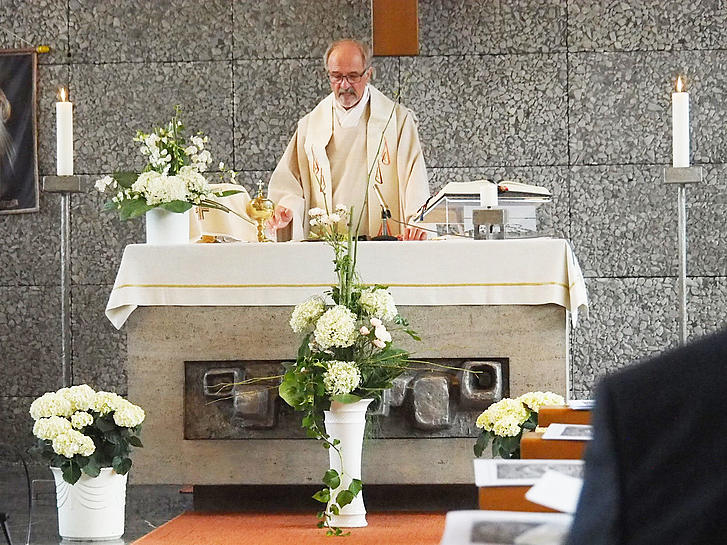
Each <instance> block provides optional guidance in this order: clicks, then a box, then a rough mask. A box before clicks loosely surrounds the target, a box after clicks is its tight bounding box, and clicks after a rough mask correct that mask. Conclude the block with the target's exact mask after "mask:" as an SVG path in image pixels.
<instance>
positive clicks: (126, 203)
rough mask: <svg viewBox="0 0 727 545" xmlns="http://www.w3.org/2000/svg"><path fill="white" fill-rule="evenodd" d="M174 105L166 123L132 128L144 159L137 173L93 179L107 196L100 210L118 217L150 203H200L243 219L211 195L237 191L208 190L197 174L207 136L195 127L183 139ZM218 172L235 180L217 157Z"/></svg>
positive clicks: (185, 206) (179, 208)
mask: <svg viewBox="0 0 727 545" xmlns="http://www.w3.org/2000/svg"><path fill="white" fill-rule="evenodd" d="M179 116H180V110H179V108H178V107H177V108H176V110H175V114H174V117H173V118H172V120H171V121H170V122H169V123H168V124H167V126H166V127H156V128H154V129H152V132H151V133H148V134H147V133H144V132H141V131H138V132H137V134H136V137H135V138H134V141H135V142H139V143H140V144H141V148H140V151H141V154H142V155H143V156H144V157H146V158H147V164H146V166H145V167H144V169H143V170H142V172H141V174H137V173H135V172H117V173H114V174H112V175H111V176H104V177H103V178H101V179H99V180H97V181H96V183H95V188H96V189H97V190H98V191H100V192H101V193H106V192H109V193H110V194H111V195H112V196H111V198H110V200H109V201H107V202H106V204H105V205H104V210H118V211H119V216H120V217H121V219H122V220H127V219H131V218H135V217H138V216H141V215H143V214H145V213H146V212H148V211H149V210H151V209H153V208H157V207H159V208H162V209H164V210H167V211H169V212H179V213H181V212H186V211H187V210H189V209H190V208H192V206H198V205H201V206H204V207H206V208H213V209H215V210H222V211H223V212H232V213H234V214H235V215H237V216H239V217H240V218H242V219H244V220H245V221H247V222H249V223H252V222H251V221H250V220H249V219H248V218H246V217H245V216H242V215H240V214H238V213H236V212H235V211H234V210H231V209H230V208H228V207H226V206H225V205H223V204H221V203H219V202H217V201H215V200H213V197H227V196H229V195H234V194H236V193H241V192H243V191H244V189H243V188H242V187H241V188H240V190H239V191H235V190H228V191H219V192H214V191H213V190H212V188H211V187H210V184H209V183H208V182H207V179H206V178H205V177H204V175H203V174H202V173H203V172H205V171H206V170H207V167H208V165H209V164H210V163H211V162H212V157H211V155H210V152H209V151H208V150H207V149H205V145H206V144H207V142H208V137H207V136H204V135H203V134H202V133H197V134H196V135H194V136H191V137H190V138H189V139H187V138H186V137H185V135H184V125H183V124H182V121H181V119H180V118H179ZM220 170H221V171H222V174H221V176H222V177H223V181H224V175H225V173H227V172H229V173H230V180H229V181H230V182H232V183H235V172H234V171H226V170H225V167H224V164H223V163H220Z"/></svg>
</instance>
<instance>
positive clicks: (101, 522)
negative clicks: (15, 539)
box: [51, 467, 127, 541]
mask: <svg viewBox="0 0 727 545" xmlns="http://www.w3.org/2000/svg"><path fill="white" fill-rule="evenodd" d="M51 471H52V472H53V478H54V479H55V482H56V501H57V503H58V533H59V534H60V536H61V537H62V538H63V539H68V540H73V541H111V540H117V539H119V538H120V537H121V536H122V535H123V534H124V512H125V509H126V477H127V475H119V474H118V473H116V472H115V471H114V470H113V469H112V468H110V467H105V468H103V469H101V474H100V475H99V476H98V477H89V476H88V475H86V474H85V473H83V474H82V475H81V478H80V479H78V481H77V482H76V484H69V483H67V482H66V481H64V480H63V473H62V472H61V470H60V469H59V468H57V467H52V468H51Z"/></svg>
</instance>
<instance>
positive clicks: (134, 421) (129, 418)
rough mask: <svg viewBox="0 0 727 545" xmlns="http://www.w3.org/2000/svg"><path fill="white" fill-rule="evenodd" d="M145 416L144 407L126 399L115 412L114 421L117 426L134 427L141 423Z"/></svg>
mask: <svg viewBox="0 0 727 545" xmlns="http://www.w3.org/2000/svg"><path fill="white" fill-rule="evenodd" d="M145 416H146V415H145V414H144V409H142V408H141V407H139V406H138V405H134V404H133V403H131V402H130V401H127V400H124V402H123V403H120V404H119V406H118V407H117V408H116V411H115V412H114V422H115V423H116V425H117V426H123V427H125V428H133V427H135V426H138V425H139V424H141V423H142V422H143V421H144V417H145Z"/></svg>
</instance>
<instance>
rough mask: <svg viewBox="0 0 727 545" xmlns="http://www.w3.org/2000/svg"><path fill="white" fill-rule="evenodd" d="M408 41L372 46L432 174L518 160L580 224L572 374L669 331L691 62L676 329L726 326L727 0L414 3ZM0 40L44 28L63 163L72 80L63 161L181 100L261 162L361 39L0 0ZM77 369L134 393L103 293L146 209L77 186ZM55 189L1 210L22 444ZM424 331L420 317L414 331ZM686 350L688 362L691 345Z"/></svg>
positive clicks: (225, 146) (319, 23) (237, 150)
mask: <svg viewBox="0 0 727 545" xmlns="http://www.w3.org/2000/svg"><path fill="white" fill-rule="evenodd" d="M419 4H420V44H421V54H420V56H418V57H401V58H397V57H389V58H377V59H376V61H375V65H376V68H377V75H376V80H375V83H376V85H378V86H379V87H380V88H381V89H382V90H384V91H385V92H387V93H389V94H391V93H394V92H397V91H400V92H401V97H402V102H403V103H405V104H406V105H408V106H410V107H411V108H412V109H413V110H414V111H415V112H416V113H417V114H418V117H419V121H420V134H421V138H422V141H423V145H424V151H425V156H426V159H427V163H428V165H429V170H430V177H431V189H432V191H435V190H437V189H438V188H439V187H441V186H442V185H443V184H445V183H446V182H448V181H452V180H470V179H476V178H479V177H483V176H484V177H490V178H494V179H496V180H499V179H502V178H513V177H514V178H518V179H521V180H522V181H525V182H530V183H536V184H540V185H545V186H547V187H549V188H550V189H551V190H552V192H553V195H554V202H553V203H552V204H551V205H550V210H549V212H548V213H547V218H546V222H547V224H548V225H549V226H551V227H552V228H553V229H554V231H555V232H556V234H558V235H559V236H563V237H567V238H569V239H570V240H571V241H572V244H573V247H574V250H575V252H576V255H577V256H578V258H579V260H580V263H581V266H582V267H583V270H584V273H585V275H586V280H587V285H588V289H589V294H590V297H591V311H590V316H589V318H588V319H584V320H582V321H581V322H580V324H579V325H578V327H577V328H576V329H575V330H574V332H573V335H572V359H573V371H572V383H573V393H574V395H575V396H576V397H588V396H589V395H590V394H591V392H592V387H593V385H594V383H595V381H596V379H597V377H599V376H601V375H602V374H604V373H607V372H609V371H612V370H614V369H616V368H619V367H621V366H624V365H628V364H629V363H631V362H633V361H635V360H637V359H639V358H643V357H647V356H650V355H653V354H655V353H657V352H659V351H661V350H663V349H665V348H668V347H671V346H674V345H675V344H676V338H677V307H676V281H675V280H676V279H675V277H676V273H677V259H676V204H675V203H676V194H675V190H674V189H668V188H666V187H664V186H663V185H662V183H661V181H660V180H661V176H662V168H663V166H665V165H667V164H668V163H669V162H670V149H671V133H670V91H671V87H672V85H673V81H674V79H675V77H676V75H677V74H685V75H686V77H687V79H688V82H689V86H690V87H689V88H690V92H691V99H692V104H691V105H692V150H693V151H692V158H693V162H694V163H697V164H702V165H704V168H705V177H706V179H705V183H704V184H702V185H701V186H700V187H698V188H695V189H694V190H691V189H690V191H689V201H690V207H689V210H688V224H689V236H690V244H689V260H690V268H689V272H690V274H691V275H692V276H691V277H690V279H689V289H690V297H689V311H690V324H689V331H690V334H691V335H692V336H693V337H694V336H699V335H703V334H705V333H708V332H711V331H714V330H716V329H718V328H720V327H721V326H722V324H723V321H724V320H723V313H724V310H725V308H727V270H726V269H727V261H726V260H725V253H726V248H727V246H725V244H724V239H725V236H727V235H725V233H726V232H727V229H725V227H727V212H726V210H725V204H726V203H727V201H726V200H725V197H724V195H723V193H724V187H725V182H724V173H725V168H726V167H725V163H727V129H725V121H727V111H725V109H724V108H723V100H724V97H725V96H727V78H726V77H725V75H724V70H723V68H724V66H725V63H727V53H726V52H725V48H726V47H727V24H726V23H727V10H726V9H725V8H724V7H723V3H722V2H718V1H716V0H693V1H692V2H689V3H688V4H685V3H683V2H677V1H674V0H664V1H659V2H651V1H649V2H644V1H642V0H619V1H610V0H601V1H600V2H595V1H594V2H591V1H586V0H518V1H513V0H465V1H457V2H455V1H454V0H420V2H419ZM2 8H3V9H0V28H2V29H6V30H8V31H10V32H11V33H12V34H14V35H16V36H13V35H11V34H10V33H6V32H4V31H2V30H0V48H1V47H19V46H25V44H24V43H23V42H22V41H21V40H20V39H22V40H26V41H28V42H31V43H32V44H42V43H43V44H49V45H50V46H51V47H52V52H51V53H50V54H47V55H42V56H40V57H39V62H40V66H39V71H38V91H39V94H38V99H39V116H38V121H39V164H40V171H41V175H43V174H52V173H53V172H54V170H55V131H54V116H53V102H54V96H55V91H56V88H57V87H58V85H60V84H69V85H70V89H71V93H72V98H73V101H74V103H75V105H76V115H75V119H76V125H75V134H76V136H75V150H76V170H77V172H78V173H81V174H88V175H91V176H101V175H103V174H105V173H108V172H110V171H112V170H116V169H131V168H135V167H136V168H138V167H139V166H140V164H141V157H140V156H139V155H138V152H137V149H136V147H135V146H134V144H133V143H132V141H131V137H132V136H133V134H134V132H135V131H136V130H137V129H148V128H149V127H151V126H153V125H156V124H159V123H163V122H165V121H166V120H167V119H168V118H169V117H170V116H171V113H172V108H173V105H174V104H180V105H181V106H182V108H183V110H184V112H185V120H186V122H187V125H188V126H189V127H193V128H195V129H200V130H202V131H204V132H206V133H207V134H209V136H210V139H211V151H212V152H213V155H214V156H215V158H216V159H217V160H218V161H224V162H225V163H226V164H228V165H232V166H233V167H234V168H235V169H237V170H240V171H242V176H241V177H242V179H243V181H244V183H245V184H246V185H247V186H248V187H250V188H251V187H252V185H253V184H254V183H255V182H256V181H257V180H258V179H263V180H267V178H268V176H269V173H270V171H271V170H272V169H273V168H274V166H275V164H276V162H277V160H278V158H279V156H280V155H281V154H282V151H283V149H284V146H285V144H286V143H287V141H288V139H289V137H290V135H291V134H292V131H293V129H294V124H295V121H296V120H297V119H298V118H299V117H300V116H301V115H303V114H304V113H305V112H307V111H308V110H310V109H311V108H312V107H313V106H314V105H315V104H316V102H317V101H318V100H319V99H320V98H321V97H323V96H324V94H325V93H326V88H327V82H326V80H325V77H324V73H323V70H322V66H321V62H320V56H321V54H322V53H323V51H324V49H325V47H326V45H327V43H328V42H329V41H330V40H331V39H334V38H337V37H342V36H355V37H359V38H364V39H365V38H367V37H368V36H369V35H370V13H369V2H368V1H366V0H321V1H318V2H306V1H303V0H276V1H270V2H260V1H259V0H244V1H243V0H235V1H232V0H208V1H205V2H199V1H196V0H164V1H151V0H149V1H132V0H104V1H103V2H99V1H97V0H32V1H29V0H2ZM71 203H72V204H71V218H72V240H71V248H72V257H73V264H72V323H73V327H72V334H73V381H74V383H83V382H89V383H91V384H93V385H94V386H96V387H97V388H105V389H112V390H116V391H119V392H122V393H123V392H125V391H126V374H125V369H124V353H125V334H124V332H123V331H122V332H117V331H115V330H114V329H113V327H112V326H111V324H110V323H109V322H108V321H107V320H106V319H105V317H104V315H103V309H104V306H105V303H106V299H107V297H108V294H109V292H110V289H111V286H112V284H113V280H114V276H115V273H116V270H117V267H118V264H119V260H120V257H121V252H122V249H123V247H124V246H125V245H126V244H129V243H133V242H140V241H142V240H143V225H142V222H140V221H136V222H133V221H132V222H129V223H121V222H119V221H118V220H117V219H116V217H115V216H113V215H109V214H102V213H101V212H100V209H101V205H102V199H101V197H100V196H99V195H97V194H94V192H93V191H92V190H91V189H90V188H87V191H86V192H84V193H81V194H76V195H73V196H72V199H71ZM59 229H60V203H59V197H58V195H55V194H43V195H42V196H41V211H40V212H39V213H37V214H27V215H16V216H1V217H0V236H1V239H2V244H1V245H0V384H2V385H3V388H2V391H1V392H0V423H1V424H2V428H3V429H4V430H5V434H6V439H7V440H9V441H11V442H13V443H16V444H19V445H20V444H22V445H24V444H29V443H30V423H29V421H28V418H27V407H28V405H29V403H30V401H32V399H33V398H34V397H35V396H37V395H40V394H41V393H43V392H44V391H47V390H51V389H55V388H58V387H60V386H61V363H60V362H61V352H60V351H61V342H60V323H61V320H60V292H59V285H60V272H59V271H60V258H59V253H60V250H59ZM424 334H426V332H424ZM687 363H688V362H687Z"/></svg>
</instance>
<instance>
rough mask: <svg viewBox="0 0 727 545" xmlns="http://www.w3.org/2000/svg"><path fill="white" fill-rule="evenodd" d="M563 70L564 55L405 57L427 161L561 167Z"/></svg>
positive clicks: (406, 85)
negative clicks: (425, 146) (425, 147)
mask: <svg viewBox="0 0 727 545" xmlns="http://www.w3.org/2000/svg"><path fill="white" fill-rule="evenodd" d="M565 67H566V63H565V55H562V54H551V55H497V56H490V55H486V56H481V57H413V58H403V59H402V61H401V73H402V75H401V78H402V89H403V102H404V103H405V104H408V105H409V106H410V107H411V108H412V109H413V110H414V111H415V112H416V113H417V115H418V116H419V121H420V126H419V133H420V136H421V138H422V140H423V141H424V142H425V143H426V145H427V157H428V161H429V164H430V165H431V166H435V167H448V166H461V165H467V166H484V165H559V164H566V162H567V149H566V147H567V126H566V125H567V124H566V70H565Z"/></svg>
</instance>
